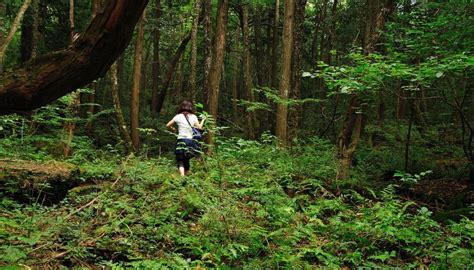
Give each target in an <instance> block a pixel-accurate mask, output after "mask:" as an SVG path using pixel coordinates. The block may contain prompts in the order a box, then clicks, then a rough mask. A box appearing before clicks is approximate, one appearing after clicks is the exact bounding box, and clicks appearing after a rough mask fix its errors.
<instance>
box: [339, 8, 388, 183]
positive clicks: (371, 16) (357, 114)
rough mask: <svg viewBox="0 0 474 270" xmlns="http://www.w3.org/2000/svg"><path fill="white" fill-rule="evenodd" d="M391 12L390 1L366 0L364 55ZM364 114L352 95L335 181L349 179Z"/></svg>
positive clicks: (341, 136)
mask: <svg viewBox="0 0 474 270" xmlns="http://www.w3.org/2000/svg"><path fill="white" fill-rule="evenodd" d="M391 11H393V2H392V0H386V2H385V3H384V5H381V4H380V2H379V0H367V20H366V23H367V24H366V26H365V33H364V42H365V43H364V52H365V53H366V54H369V53H372V52H374V51H375V48H376V44H377V42H378V40H379V34H378V32H379V30H381V29H382V28H383V27H384V25H385V20H386V17H387V16H388V15H389V14H390V12H391ZM363 122H364V112H363V108H362V107H361V104H360V101H359V97H358V96H357V94H352V95H351V99H350V102H349V106H348V108H347V113H346V117H345V119H344V122H343V124H342V128H341V130H340V132H339V136H338V143H337V151H338V159H339V165H340V166H339V170H338V174H337V179H347V178H349V177H350V168H351V167H352V159H353V157H354V153H355V151H356V149H357V146H358V144H359V141H360V136H361V133H362V123H363Z"/></svg>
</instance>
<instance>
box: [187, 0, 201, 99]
mask: <svg viewBox="0 0 474 270" xmlns="http://www.w3.org/2000/svg"><path fill="white" fill-rule="evenodd" d="M200 12H201V0H195V1H194V11H193V26H192V30H191V64H190V65H191V74H190V75H189V85H190V93H191V94H190V96H191V101H192V102H193V103H195V102H196V88H197V87H196V73H197V72H196V62H197V41H198V40H197V32H198V24H199V13H200Z"/></svg>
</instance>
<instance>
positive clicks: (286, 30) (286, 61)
mask: <svg viewBox="0 0 474 270" xmlns="http://www.w3.org/2000/svg"><path fill="white" fill-rule="evenodd" d="M294 15H295V0H285V17H284V24H283V39H282V44H283V45H282V55H281V63H282V64H281V65H282V68H281V79H280V87H279V92H280V102H279V103H278V109H277V119H276V136H277V139H278V143H279V144H280V146H283V147H285V146H287V145H288V105H287V104H285V102H286V101H288V97H289V93H290V88H291V58H292V49H293V30H294Z"/></svg>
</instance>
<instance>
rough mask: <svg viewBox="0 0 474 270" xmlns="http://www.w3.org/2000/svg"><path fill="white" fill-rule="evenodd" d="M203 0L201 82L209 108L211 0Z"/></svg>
mask: <svg viewBox="0 0 474 270" xmlns="http://www.w3.org/2000/svg"><path fill="white" fill-rule="evenodd" d="M203 1H204V6H203V10H204V17H203V25H204V82H203V100H204V104H205V105H206V107H207V108H209V100H208V98H209V74H210V72H211V63H212V22H211V14H212V1H211V0H203Z"/></svg>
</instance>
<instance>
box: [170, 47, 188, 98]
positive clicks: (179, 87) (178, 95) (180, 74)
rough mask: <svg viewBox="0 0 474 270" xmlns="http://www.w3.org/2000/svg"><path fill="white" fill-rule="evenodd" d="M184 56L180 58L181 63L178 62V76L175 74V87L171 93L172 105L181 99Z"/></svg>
mask: <svg viewBox="0 0 474 270" xmlns="http://www.w3.org/2000/svg"><path fill="white" fill-rule="evenodd" d="M185 56H186V55H183V57H182V58H181V61H180V62H179V67H178V74H176V75H177V76H176V87H175V90H174V93H173V101H172V103H175V102H176V101H177V100H180V99H182V98H183V95H184V93H183V81H184V70H185V68H184V67H185V65H184V64H185V61H186V57H185Z"/></svg>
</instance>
